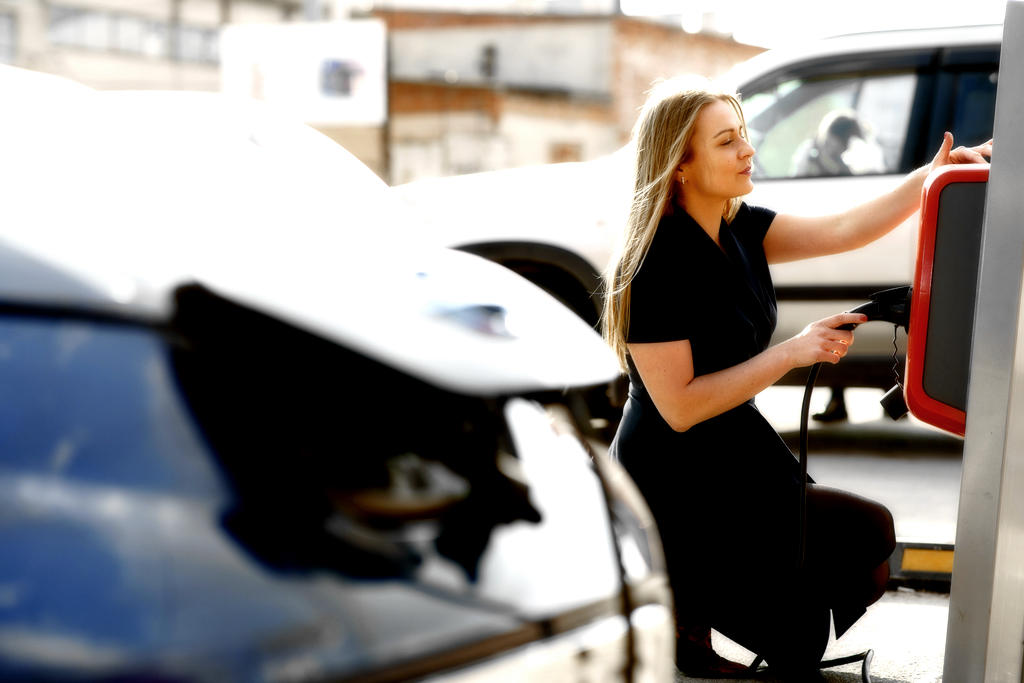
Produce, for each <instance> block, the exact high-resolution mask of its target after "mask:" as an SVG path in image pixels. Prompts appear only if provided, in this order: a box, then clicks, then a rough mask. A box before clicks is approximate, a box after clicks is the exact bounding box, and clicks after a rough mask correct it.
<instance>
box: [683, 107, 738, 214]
mask: <svg viewBox="0 0 1024 683" xmlns="http://www.w3.org/2000/svg"><path fill="white" fill-rule="evenodd" d="M740 131H741V129H740V119H739V116H738V115H737V114H736V111H735V110H734V109H733V108H732V106H731V105H730V104H729V103H728V102H723V101H722V100H715V101H714V102H712V103H710V104H708V105H705V107H704V108H703V109H701V111H700V114H698V115H697V121H696V123H695V125H694V129H693V136H692V137H691V138H690V156H689V159H687V160H686V161H685V162H683V163H682V164H680V165H679V172H680V173H681V174H682V176H683V178H684V179H685V180H684V184H683V187H682V191H683V195H684V196H685V197H686V199H691V198H693V199H696V198H698V197H706V198H707V199H715V200H718V199H722V200H729V199H732V198H733V197H739V196H742V195H745V194H747V193H748V192H750V191H751V190H753V189H754V184H753V183H752V182H751V181H750V171H751V167H752V165H751V161H752V159H753V156H754V148H753V147H751V146H750V143H749V142H747V141H746V139H745V138H744V137H743V136H742V135H741V133H740Z"/></svg>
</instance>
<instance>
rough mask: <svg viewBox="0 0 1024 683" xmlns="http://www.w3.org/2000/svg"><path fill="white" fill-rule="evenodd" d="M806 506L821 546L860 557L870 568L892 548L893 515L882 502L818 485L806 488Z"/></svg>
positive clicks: (894, 536)
mask: <svg viewBox="0 0 1024 683" xmlns="http://www.w3.org/2000/svg"><path fill="white" fill-rule="evenodd" d="M807 503H808V519H809V523H810V524H812V525H813V527H814V531H815V533H816V534H817V535H818V539H817V540H818V541H819V542H820V543H822V544H823V545H830V544H834V545H836V546H837V547H838V548H842V549H846V550H853V551H855V552H857V553H858V554H862V555H863V556H865V557H866V559H867V560H868V561H869V562H870V564H871V566H872V567H874V566H875V565H877V564H878V563H880V562H882V561H884V560H886V559H888V557H889V556H890V555H891V554H892V551H893V550H894V549H895V547H896V531H895V525H894V522H893V517H892V513H891V512H890V511H889V509H888V508H887V507H885V506H884V505H882V504H881V503H878V502H876V501H873V500H870V499H868V498H864V497H862V496H858V495H857V494H854V493H850V492H848V491H841V490H839V489H833V488H830V487H827V486H820V485H812V486H810V487H809V488H808V494H807ZM830 542H831V543H830Z"/></svg>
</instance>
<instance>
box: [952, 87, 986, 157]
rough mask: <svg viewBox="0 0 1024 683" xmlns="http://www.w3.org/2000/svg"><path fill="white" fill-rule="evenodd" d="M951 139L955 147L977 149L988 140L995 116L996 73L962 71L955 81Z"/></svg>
mask: <svg viewBox="0 0 1024 683" xmlns="http://www.w3.org/2000/svg"><path fill="white" fill-rule="evenodd" d="M955 92H956V102H955V103H954V114H953V138H954V140H955V142H956V144H957V145H979V144H981V143H983V142H985V141H986V140H988V139H989V138H991V137H992V128H993V124H994V122H995V115H996V72H995V71H994V70H992V69H985V70H983V71H966V72H963V73H960V74H958V75H957V78H956V89H955Z"/></svg>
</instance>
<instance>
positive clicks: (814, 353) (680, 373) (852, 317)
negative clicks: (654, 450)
mask: <svg viewBox="0 0 1024 683" xmlns="http://www.w3.org/2000/svg"><path fill="white" fill-rule="evenodd" d="M865 320H867V316H864V315H861V314H859V313H840V314H839V315H834V316H831V317H829V318H825V319H824V320H819V321H818V322H816V323H812V324H810V325H808V326H807V327H806V328H804V330H803V332H801V333H800V334H798V335H797V336H795V337H793V338H792V339H788V340H786V341H784V342H782V343H781V344H777V345H775V346H773V347H771V348H769V349H767V350H765V351H763V352H761V353H759V354H758V355H756V356H754V357H753V358H751V359H750V360H748V361H745V362H743V363H740V364H739V365H734V366H733V367H730V368H726V369H724V370H719V371H718V372H713V373H711V374H708V375H701V376H700V377H694V375H693V354H692V352H691V349H690V342H689V341H686V340H682V341H670V342H657V343H649V344H629V345H628V348H629V354H630V356H631V357H632V359H633V364H634V365H636V369H637V371H638V372H639V373H640V377H641V379H643V382H644V386H645V387H647V392H648V393H649V394H650V395H651V399H652V400H653V401H654V405H655V406H656V407H657V408H658V412H659V413H661V416H662V418H664V420H665V421H666V422H667V423H668V424H669V426H670V427H672V429H674V430H676V431H677V432H685V431H686V430H687V429H689V428H690V427H692V426H693V425H695V424H697V423H698V422H702V421H704V420H706V419H708V418H710V417H714V416H715V415H720V414H721V413H724V412H725V411H727V410H729V409H730V408H735V407H736V406H738V405H740V404H741V403H743V402H744V401H747V400H749V399H751V398H752V397H754V396H756V395H757V394H758V393H760V392H761V391H762V390H763V389H765V388H767V387H769V386H771V385H772V384H774V383H775V382H776V381H778V380H779V378H781V377H782V376H783V375H785V374H786V373H787V372H789V371H790V370H792V369H793V368H796V367H802V366H805V365H811V364H813V363H817V362H825V363H838V362H839V359H840V358H842V357H843V356H845V355H846V352H847V350H848V348H849V346H850V344H852V343H853V332H851V331H849V330H837V329H835V328H836V327H839V326H840V325H846V324H850V323H853V324H859V323H862V322H864V321H865Z"/></svg>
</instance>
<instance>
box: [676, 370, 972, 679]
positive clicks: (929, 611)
mask: <svg viewBox="0 0 1024 683" xmlns="http://www.w3.org/2000/svg"><path fill="white" fill-rule="evenodd" d="M881 396H882V392H881V391H877V390H872V389H850V390H848V391H847V408H848V411H849V414H850V416H849V420H847V421H845V422H841V423H832V424H828V423H818V422H815V421H813V420H811V421H810V424H809V435H808V444H809V445H808V454H809V457H808V472H809V473H810V475H811V476H812V477H814V478H815V480H816V481H818V482H819V483H822V484H826V485H830V486H835V487H837V488H842V489H845V490H848V491H852V492H854V493H858V494H860V495H864V496H866V497H869V498H873V499H875V500H878V501H879V502H881V503H883V504H885V505H886V506H887V507H889V509H890V510H891V511H892V512H893V517H894V520H895V524H896V536H897V539H898V540H899V541H901V542H908V543H912V542H917V543H924V544H928V543H934V544H948V546H950V547H951V546H952V544H953V541H954V540H955V536H956V517H957V502H958V498H959V492H960V465H961V460H960V458H961V454H962V440H961V439H959V438H958V437H955V436H951V435H949V434H946V433H944V432H941V431H940V430H937V429H934V428H932V427H931V426H929V425H926V424H923V423H921V422H919V421H917V420H915V419H914V418H913V417H906V418H903V419H902V420H900V421H899V422H894V421H892V420H891V419H890V418H888V417H887V416H885V414H884V411H883V410H882V408H881V406H880V405H879V404H878V399H879V398H881ZM802 397H803V388H802V387H773V388H771V389H768V390H766V391H765V392H763V393H762V394H761V395H760V396H759V397H758V400H757V403H758V408H759V409H760V410H761V412H762V413H763V414H764V415H765V417H766V418H767V419H768V420H769V421H770V422H771V423H772V424H773V426H775V428H776V430H777V431H779V433H780V434H782V435H783V437H784V438H786V439H787V441H788V442H789V443H790V445H791V447H792V448H793V449H794V452H796V449H797V435H798V431H799V423H800V407H801V401H802ZM828 397H829V394H828V391H827V389H816V390H815V393H814V395H813V398H812V401H811V412H812V413H814V412H818V411H820V410H822V409H823V408H824V406H825V404H826V402H827V401H828ZM931 585H933V584H929V586H931ZM937 585H938V586H939V590H938V591H934V590H914V589H913V588H910V587H906V586H896V585H894V586H893V587H892V588H893V589H892V590H889V591H887V592H886V593H885V595H884V596H883V597H882V599H881V600H879V601H878V602H877V603H875V604H874V605H872V606H871V607H869V608H868V611H867V614H865V615H864V616H863V617H861V619H860V620H859V621H858V622H857V623H856V624H855V625H854V626H853V628H852V629H850V631H848V632H847V633H846V634H845V635H844V636H843V638H842V639H841V640H840V641H838V642H837V641H836V640H835V637H834V634H833V637H832V639H831V640H830V643H829V647H828V650H827V651H826V653H825V658H826V659H830V658H838V657H842V656H845V655H850V654H856V653H859V652H862V651H864V650H868V649H871V650H873V651H874V656H873V659H872V664H871V667H870V673H871V680H872V681H874V683H934V682H936V681H941V680H942V668H943V659H944V656H945V645H946V643H945V640H946V621H947V615H948V611H949V595H948V593H946V592H942V590H943V588H942V583H941V582H939V584H937ZM946 585H947V586H948V584H946ZM945 590H948V587H947V588H946V589H945ZM712 638H713V643H714V645H715V649H716V650H717V651H718V652H719V653H720V654H722V655H723V656H725V657H727V658H729V659H732V660H734V661H738V662H742V663H744V664H749V663H750V662H752V661H753V659H754V655H753V654H752V653H750V652H748V651H747V650H745V649H744V648H742V647H741V646H739V645H737V644H736V643H734V642H732V641H730V640H729V639H728V638H726V637H725V636H722V635H721V634H719V633H717V632H713V634H712ZM860 670H861V664H860V663H859V662H858V663H854V664H847V665H843V666H840V667H838V668H835V669H828V670H825V671H823V675H824V677H825V679H826V680H827V681H829V682H830V683H839V682H843V683H847V682H849V683H852V682H855V681H861V680H862V679H861V672H860ZM704 680H705V679H698V678H687V677H685V676H683V675H682V674H679V675H678V677H677V681H678V682H683V681H687V682H692V683H697V682H701V681H704ZM748 680H750V681H754V680H759V681H764V680H771V679H764V678H759V679H748Z"/></svg>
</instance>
